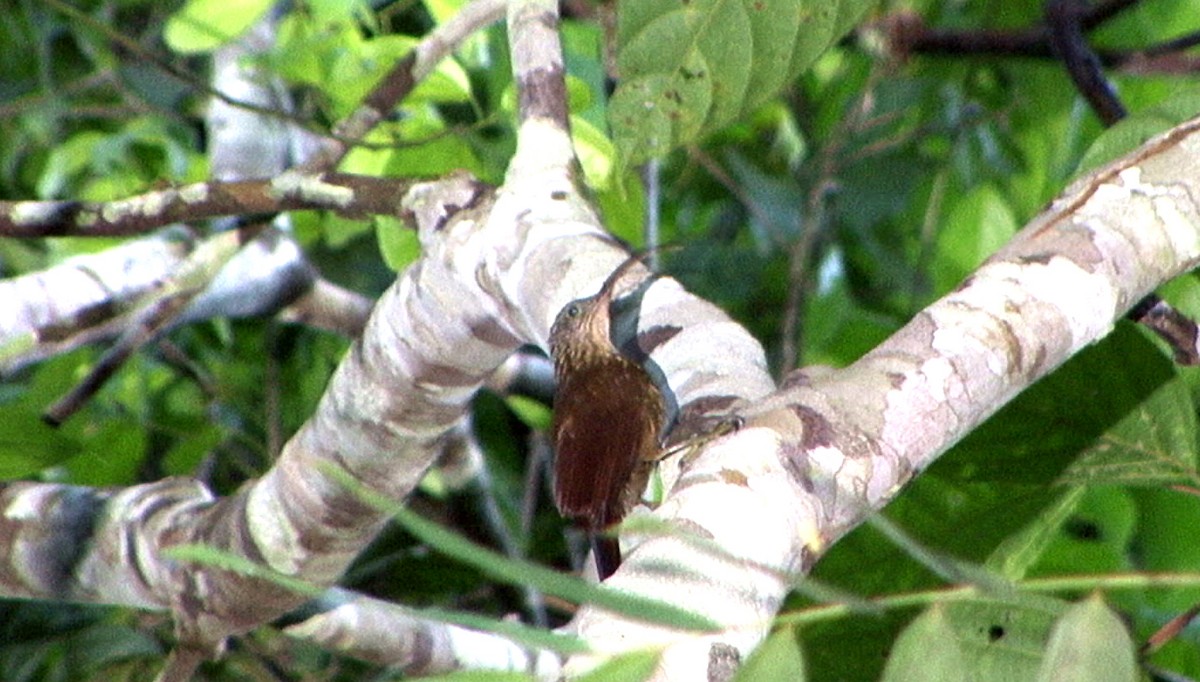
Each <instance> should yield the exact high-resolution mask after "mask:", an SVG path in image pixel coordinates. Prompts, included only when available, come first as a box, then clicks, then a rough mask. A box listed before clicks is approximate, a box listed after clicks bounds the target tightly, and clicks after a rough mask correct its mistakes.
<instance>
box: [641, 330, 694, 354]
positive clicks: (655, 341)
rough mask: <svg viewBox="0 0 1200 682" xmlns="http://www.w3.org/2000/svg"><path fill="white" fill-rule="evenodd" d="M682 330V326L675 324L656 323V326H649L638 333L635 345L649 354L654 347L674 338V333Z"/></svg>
mask: <svg viewBox="0 0 1200 682" xmlns="http://www.w3.org/2000/svg"><path fill="white" fill-rule="evenodd" d="M682 330H683V328H682V327H676V326H675V325H658V326H656V327H651V328H649V329H647V330H646V331H644V332H642V333H641V334H638V337H637V345H638V347H639V348H641V349H642V352H643V353H645V354H646V355H649V354H651V353H653V352H654V349H655V348H658V347H659V346H661V345H663V344H664V343H666V342H667V341H670V340H671V339H673V338H675V335H676V334H678V333H679V332H680V331H682Z"/></svg>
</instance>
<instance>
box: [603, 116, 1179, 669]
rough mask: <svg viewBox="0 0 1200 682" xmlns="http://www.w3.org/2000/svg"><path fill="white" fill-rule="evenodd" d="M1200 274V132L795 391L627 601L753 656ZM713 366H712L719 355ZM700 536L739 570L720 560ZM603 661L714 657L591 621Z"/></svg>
mask: <svg viewBox="0 0 1200 682" xmlns="http://www.w3.org/2000/svg"><path fill="white" fill-rule="evenodd" d="M1197 263H1200V119H1195V120H1192V121H1190V122H1188V123H1186V124H1184V125H1182V126H1179V127H1177V128H1176V129H1174V130H1172V131H1170V132H1169V133H1167V134H1165V135H1162V136H1160V137H1158V138H1156V139H1154V140H1152V141H1150V142H1149V143H1147V144H1146V145H1144V146H1143V147H1142V148H1141V149H1139V150H1138V151H1137V152H1135V153H1133V154H1130V155H1129V156H1127V157H1125V158H1124V159H1122V160H1121V161H1119V162H1117V163H1115V164H1113V165H1112V166H1109V167H1107V168H1104V169H1102V170H1100V171H1097V172H1095V173H1092V174H1091V175H1088V176H1087V177H1084V178H1083V179H1081V180H1079V181H1077V182H1076V183H1075V184H1073V185H1072V186H1071V187H1069V188H1068V189H1067V190H1066V191H1065V192H1064V193H1063V194H1062V195H1061V197H1060V198H1059V199H1058V200H1057V201H1055V202H1054V203H1053V204H1052V205H1051V206H1050V207H1049V208H1048V209H1047V210H1046V211H1045V212H1044V213H1042V214H1041V215H1040V216H1038V217H1037V218H1036V219H1035V220H1034V221H1032V222H1031V223H1030V224H1029V225H1028V226H1027V227H1026V228H1025V229H1024V230H1023V231H1022V232H1021V233H1019V234H1018V235H1017V236H1016V237H1015V238H1014V239H1013V240H1012V242H1011V243H1010V244H1009V245H1008V246H1006V247H1005V248H1004V249H1002V250H1001V251H1000V252H999V253H997V254H996V255H995V256H993V257H992V258H990V259H989V260H988V261H987V262H986V263H985V264H984V265H983V266H982V267H981V268H980V269H979V270H978V271H977V272H976V273H975V274H974V275H973V276H972V277H970V278H969V279H968V280H967V281H966V282H965V283H964V284H963V285H962V286H961V287H959V289H957V290H956V291H954V292H952V293H950V294H949V295H947V296H946V297H944V298H943V299H941V300H939V301H938V302H936V303H934V304H933V305H931V306H930V307H929V308H927V309H926V310H925V311H923V312H922V313H921V314H920V315H918V316H917V317H916V318H915V319H914V320H913V321H912V322H911V323H910V324H908V325H907V326H906V327H904V328H903V329H902V330H900V331H899V332H897V333H896V334H895V335H894V336H893V337H891V338H890V339H888V340H887V341H886V342H884V343H883V344H881V345H880V346H879V347H878V348H876V349H875V350H873V351H872V352H870V353H868V354H867V355H866V356H864V357H863V358H862V359H861V360H860V361H858V362H857V363H855V364H854V365H852V366H850V367H847V368H846V369H844V370H839V371H832V372H828V373H822V374H819V375H814V376H809V377H804V376H799V375H797V376H793V377H791V380H790V381H789V382H788V384H789V386H790V387H789V388H786V389H784V390H782V391H780V392H779V393H777V394H775V395H772V396H770V397H768V398H765V399H763V400H759V401H756V402H755V404H753V405H752V406H751V407H749V408H747V409H745V410H744V411H743V412H742V414H743V416H744V417H745V418H746V425H747V428H744V429H743V430H741V431H740V432H738V433H737V434H735V435H732V436H729V437H726V438H724V439H722V440H720V441H717V442H716V443H714V444H713V445H712V447H710V448H708V449H706V451H705V452H704V453H703V454H701V455H700V456H699V457H698V458H697V459H696V460H695V461H694V463H692V465H691V466H690V467H688V468H686V470H685V471H684V472H683V475H682V477H681V479H680V480H679V483H678V484H677V485H676V486H675V488H674V490H673V491H672V493H671V494H670V495H669V496H668V499H667V502H666V503H665V504H664V505H663V506H662V507H661V508H659V509H658V510H657V511H656V515H657V516H659V517H660V518H662V519H663V520H666V521H668V522H669V523H672V524H675V526H676V527H677V528H678V529H679V532H678V534H677V535H674V536H671V537H662V536H654V537H649V538H647V539H645V541H644V542H642V543H641V544H640V545H638V546H637V547H636V548H634V549H633V551H632V552H631V553H630V555H629V556H628V557H627V559H626V562H625V565H624V566H623V567H622V570H621V571H620V572H618V573H617V574H616V575H615V576H613V578H612V579H611V583H612V584H613V585H614V586H617V587H620V588H622V589H627V590H631V591H636V592H639V593H644V594H654V595H656V596H658V597H660V598H666V599H668V600H670V601H673V602H676V603H682V604H689V605H690V604H696V600H695V599H694V595H695V594H701V593H702V594H704V595H705V599H704V601H703V604H702V605H701V606H700V608H702V609H703V610H704V611H705V612H706V613H709V615H714V616H717V615H719V619H720V621H721V622H723V623H728V624H729V627H730V631H729V632H728V633H727V640H726V641H727V642H730V643H732V644H734V645H735V646H736V647H737V649H738V650H740V651H741V652H743V653H745V652H746V651H748V649H749V647H752V646H753V644H754V643H755V642H757V641H758V639H759V638H761V637H762V636H763V635H765V633H766V631H767V628H768V627H769V623H770V618H771V616H772V614H773V613H774V609H776V608H777V607H778V605H779V603H780V602H781V600H782V598H783V596H784V594H785V593H786V590H787V588H788V585H789V579H788V578H787V576H798V575H801V574H803V573H805V572H807V570H808V569H809V568H811V566H812V564H813V563H814V562H815V560H816V559H817V558H818V557H819V556H820V555H821V554H822V553H823V552H824V551H825V550H826V549H827V548H828V547H829V545H830V544H831V543H833V542H834V541H836V540H837V539H838V538H840V537H841V536H842V535H844V534H845V533H846V532H847V531H849V530H850V529H851V528H853V527H855V526H856V525H857V524H859V523H861V522H862V521H863V520H864V519H865V518H866V517H867V516H868V515H869V514H871V513H873V512H874V511H875V510H878V509H879V508H881V507H882V506H883V505H884V504H886V503H887V502H888V501H889V500H891V499H892V498H893V497H894V496H895V495H896V494H897V493H898V492H899V490H900V488H901V487H902V486H903V485H904V484H905V483H906V482H908V481H909V480H911V479H912V477H913V476H915V475H916V474H917V472H919V471H921V470H923V469H924V468H925V467H927V466H928V465H929V464H930V462H932V461H933V460H934V459H935V458H936V457H938V456H939V455H940V454H941V453H943V452H945V451H946V449H948V448H949V447H950V446H951V445H953V444H954V443H955V442H957V441H958V440H959V439H960V438H962V437H963V436H964V435H965V434H966V433H968V432H969V431H971V430H972V429H973V428H975V427H976V426H977V425H978V424H979V423H980V422H982V421H983V420H984V419H986V418H987V417H988V416H989V415H991V414H992V413H993V412H995V411H996V410H997V409H999V408H1000V407H1001V406H1003V405H1004V404H1005V403H1006V402H1007V401H1008V400H1010V399H1011V398H1012V397H1013V396H1015V395H1016V394H1017V393H1019V392H1020V391H1021V390H1023V389H1024V388H1026V387H1028V386H1029V385H1030V384H1031V383H1032V382H1034V381H1036V380H1037V379H1038V378H1040V377H1042V376H1044V375H1045V374H1047V373H1049V372H1050V371H1052V370H1053V369H1054V368H1055V367H1057V366H1059V365H1060V364H1061V363H1062V362H1063V361H1065V360H1066V359H1067V358H1068V357H1070V356H1071V355H1073V354H1074V353H1076V352H1078V351H1079V350H1080V349H1082V348H1083V347H1085V346H1087V345H1088V344H1091V343H1093V342H1095V341H1096V340H1098V339H1100V338H1102V337H1103V336H1105V335H1106V334H1107V333H1108V332H1109V331H1110V330H1111V328H1112V325H1113V324H1114V323H1115V322H1116V321H1117V320H1118V319H1120V318H1121V316H1122V315H1123V314H1124V313H1125V311H1126V310H1127V309H1129V308H1130V307H1131V306H1132V305H1133V304H1134V303H1135V302H1137V301H1138V300H1140V299H1141V298H1142V297H1143V296H1145V295H1146V294H1147V293H1149V292H1150V291H1152V290H1153V289H1154V288H1155V287H1156V286H1158V285H1159V284H1161V283H1163V282H1165V281H1167V280H1169V279H1170V278H1172V277H1174V276H1176V275H1178V274H1180V273H1183V272H1186V271H1187V270H1190V269H1192V268H1193V267H1195V266H1196V265H1197ZM710 352H711V351H710ZM689 535H692V536H696V537H699V538H701V539H703V540H704V541H705V543H715V544H716V545H717V546H719V547H721V548H723V549H724V550H726V551H727V552H728V553H729V555H728V556H725V557H722V556H718V555H714V554H713V553H712V552H708V551H704V550H703V549H702V548H701V547H700V545H698V543H695V542H689V541H688V540H687V537H688V536H689ZM581 631H582V632H583V633H584V634H585V636H587V637H588V639H589V641H591V642H593V643H594V644H596V645H597V646H599V647H600V648H601V649H602V650H625V649H628V648H631V647H634V646H646V645H647V644H649V643H652V642H661V643H664V644H666V645H668V646H667V649H666V652H667V653H666V657H665V658H664V663H663V666H662V668H660V677H659V678H658V679H698V678H699V677H700V676H702V675H703V674H704V671H705V662H706V661H707V660H708V659H707V656H706V652H707V655H708V656H711V655H712V654H713V653H714V651H715V649H712V648H708V647H706V646H705V645H704V644H703V642H702V640H699V639H697V638H689V637H685V636H683V635H682V633H672V632H670V631H669V630H666V629H663V628H651V627H648V626H646V625H644V624H639V623H633V622H624V621H621V620H620V619H617V618H614V617H612V616H611V615H610V614H604V613H600V612H596V611H593V610H589V611H586V612H585V613H584V616H583V619H582V621H581Z"/></svg>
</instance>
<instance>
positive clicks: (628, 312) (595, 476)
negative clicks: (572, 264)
mask: <svg viewBox="0 0 1200 682" xmlns="http://www.w3.org/2000/svg"><path fill="white" fill-rule="evenodd" d="M648 253H649V252H645V253H641V254H635V255H631V256H630V257H629V258H628V259H626V261H625V262H624V263H622V264H621V265H620V266H618V267H617V268H616V269H615V270H614V271H613V272H612V274H610V275H609V276H608V278H607V279H606V280H605V281H604V284H603V285H602V286H601V287H600V290H599V291H598V292H596V293H595V294H593V295H591V296H588V297H586V298H581V299H578V300H574V301H571V302H570V303H568V304H567V305H566V306H564V307H563V308H562V310H560V311H559V313H558V315H557V316H556V317H555V320H554V324H553V325H552V326H551V328H550V355H551V357H552V358H553V360H554V376H555V383H556V387H555V396H554V404H553V419H552V425H551V429H552V435H553V440H554V449H555V457H554V502H555V506H557V507H558V510H559V513H560V514H562V516H563V517H564V518H567V519H569V520H570V521H572V522H573V523H574V524H575V525H577V526H579V527H581V528H583V529H584V530H586V531H588V532H589V534H590V536H591V544H592V551H593V554H594V556H595V560H596V571H597V574H598V575H599V578H600V580H602V581H603V580H605V579H607V578H608V577H609V576H610V575H612V573H613V572H615V571H616V569H617V568H618V567H619V566H620V562H621V554H620V546H619V544H618V543H617V540H616V538H615V537H614V536H612V535H610V534H608V533H606V531H610V530H611V528H612V526H614V525H615V524H617V523H618V522H620V521H621V519H622V518H624V517H625V515H626V514H627V513H629V511H630V510H631V509H632V508H633V507H634V506H635V505H636V504H637V502H638V500H639V499H640V498H641V495H642V492H643V491H644V490H645V487H646V483H647V482H648V480H649V477H650V474H651V472H652V470H653V468H654V464H655V462H656V461H657V460H658V459H659V458H660V456H661V455H662V453H663V449H664V443H665V442H666V435H667V433H668V432H669V430H670V426H671V422H672V418H673V412H674V411H675V409H674V399H673V397H672V395H671V393H670V389H669V388H668V387H667V386H666V382H665V379H664V378H663V376H662V372H661V370H660V369H659V368H658V366H657V365H655V364H654V363H653V361H651V360H650V358H649V357H648V356H647V355H646V353H645V352H643V351H642V350H641V348H640V347H639V346H638V344H637V316H638V314H639V312H640V309H641V298H642V295H643V294H644V293H645V291H646V289H648V288H649V285H650V284H651V283H653V281H654V280H655V279H656V278H657V277H658V275H656V274H653V273H651V274H649V275H647V276H645V277H644V278H642V280H640V281H639V282H638V283H637V285H636V286H634V287H632V289H631V290H629V291H628V292H626V293H624V294H623V295H622V296H621V297H620V298H618V297H617V285H618V283H620V282H621V280H622V279H624V278H625V275H626V274H627V273H628V272H629V271H630V269H631V268H632V267H633V266H634V265H635V264H637V263H639V262H640V261H641V260H642V259H643V258H645V257H646V256H647V255H648Z"/></svg>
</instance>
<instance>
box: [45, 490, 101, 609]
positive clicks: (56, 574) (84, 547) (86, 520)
mask: <svg viewBox="0 0 1200 682" xmlns="http://www.w3.org/2000/svg"><path fill="white" fill-rule="evenodd" d="M58 497H59V499H58V502H57V503H56V504H53V505H52V506H51V507H50V509H51V511H50V516H51V517H52V520H51V524H50V525H51V526H52V527H53V528H54V529H55V532H54V535H53V538H52V539H51V540H50V541H49V542H47V543H45V544H44V545H42V551H39V552H37V554H38V555H39V557H38V559H37V561H38V563H41V564H42V565H44V566H47V567H48V568H47V570H46V572H45V575H46V576H47V577H48V578H49V579H50V584H49V585H47V586H46V587H48V588H49V589H50V591H51V593H52V594H58V595H66V594H68V593H69V591H70V585H71V584H72V583H73V582H74V580H73V578H72V576H73V575H74V573H75V567H76V566H77V565H78V564H79V562H80V560H82V559H83V558H84V557H85V556H87V555H88V553H89V552H88V550H89V548H90V545H91V540H92V535H93V534H94V533H95V530H96V523H97V522H98V520H99V518H100V516H101V513H102V512H103V509H104V504H105V502H106V501H107V500H106V498H105V497H101V496H98V495H97V494H96V493H95V492H94V491H92V490H90V489H88V488H77V487H70V488H64V489H63V491H62V493H61V494H60V495H59V496H58Z"/></svg>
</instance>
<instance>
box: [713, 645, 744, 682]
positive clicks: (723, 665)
mask: <svg viewBox="0 0 1200 682" xmlns="http://www.w3.org/2000/svg"><path fill="white" fill-rule="evenodd" d="M741 665H742V654H741V653H740V652H739V651H738V650H737V649H736V648H735V647H733V646H731V645H729V644H726V643H724V642H716V643H714V644H713V645H712V646H711V647H709V649H708V680H709V682H725V681H726V680H731V679H733V675H734V673H736V672H737V670H738V668H740V667H741Z"/></svg>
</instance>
